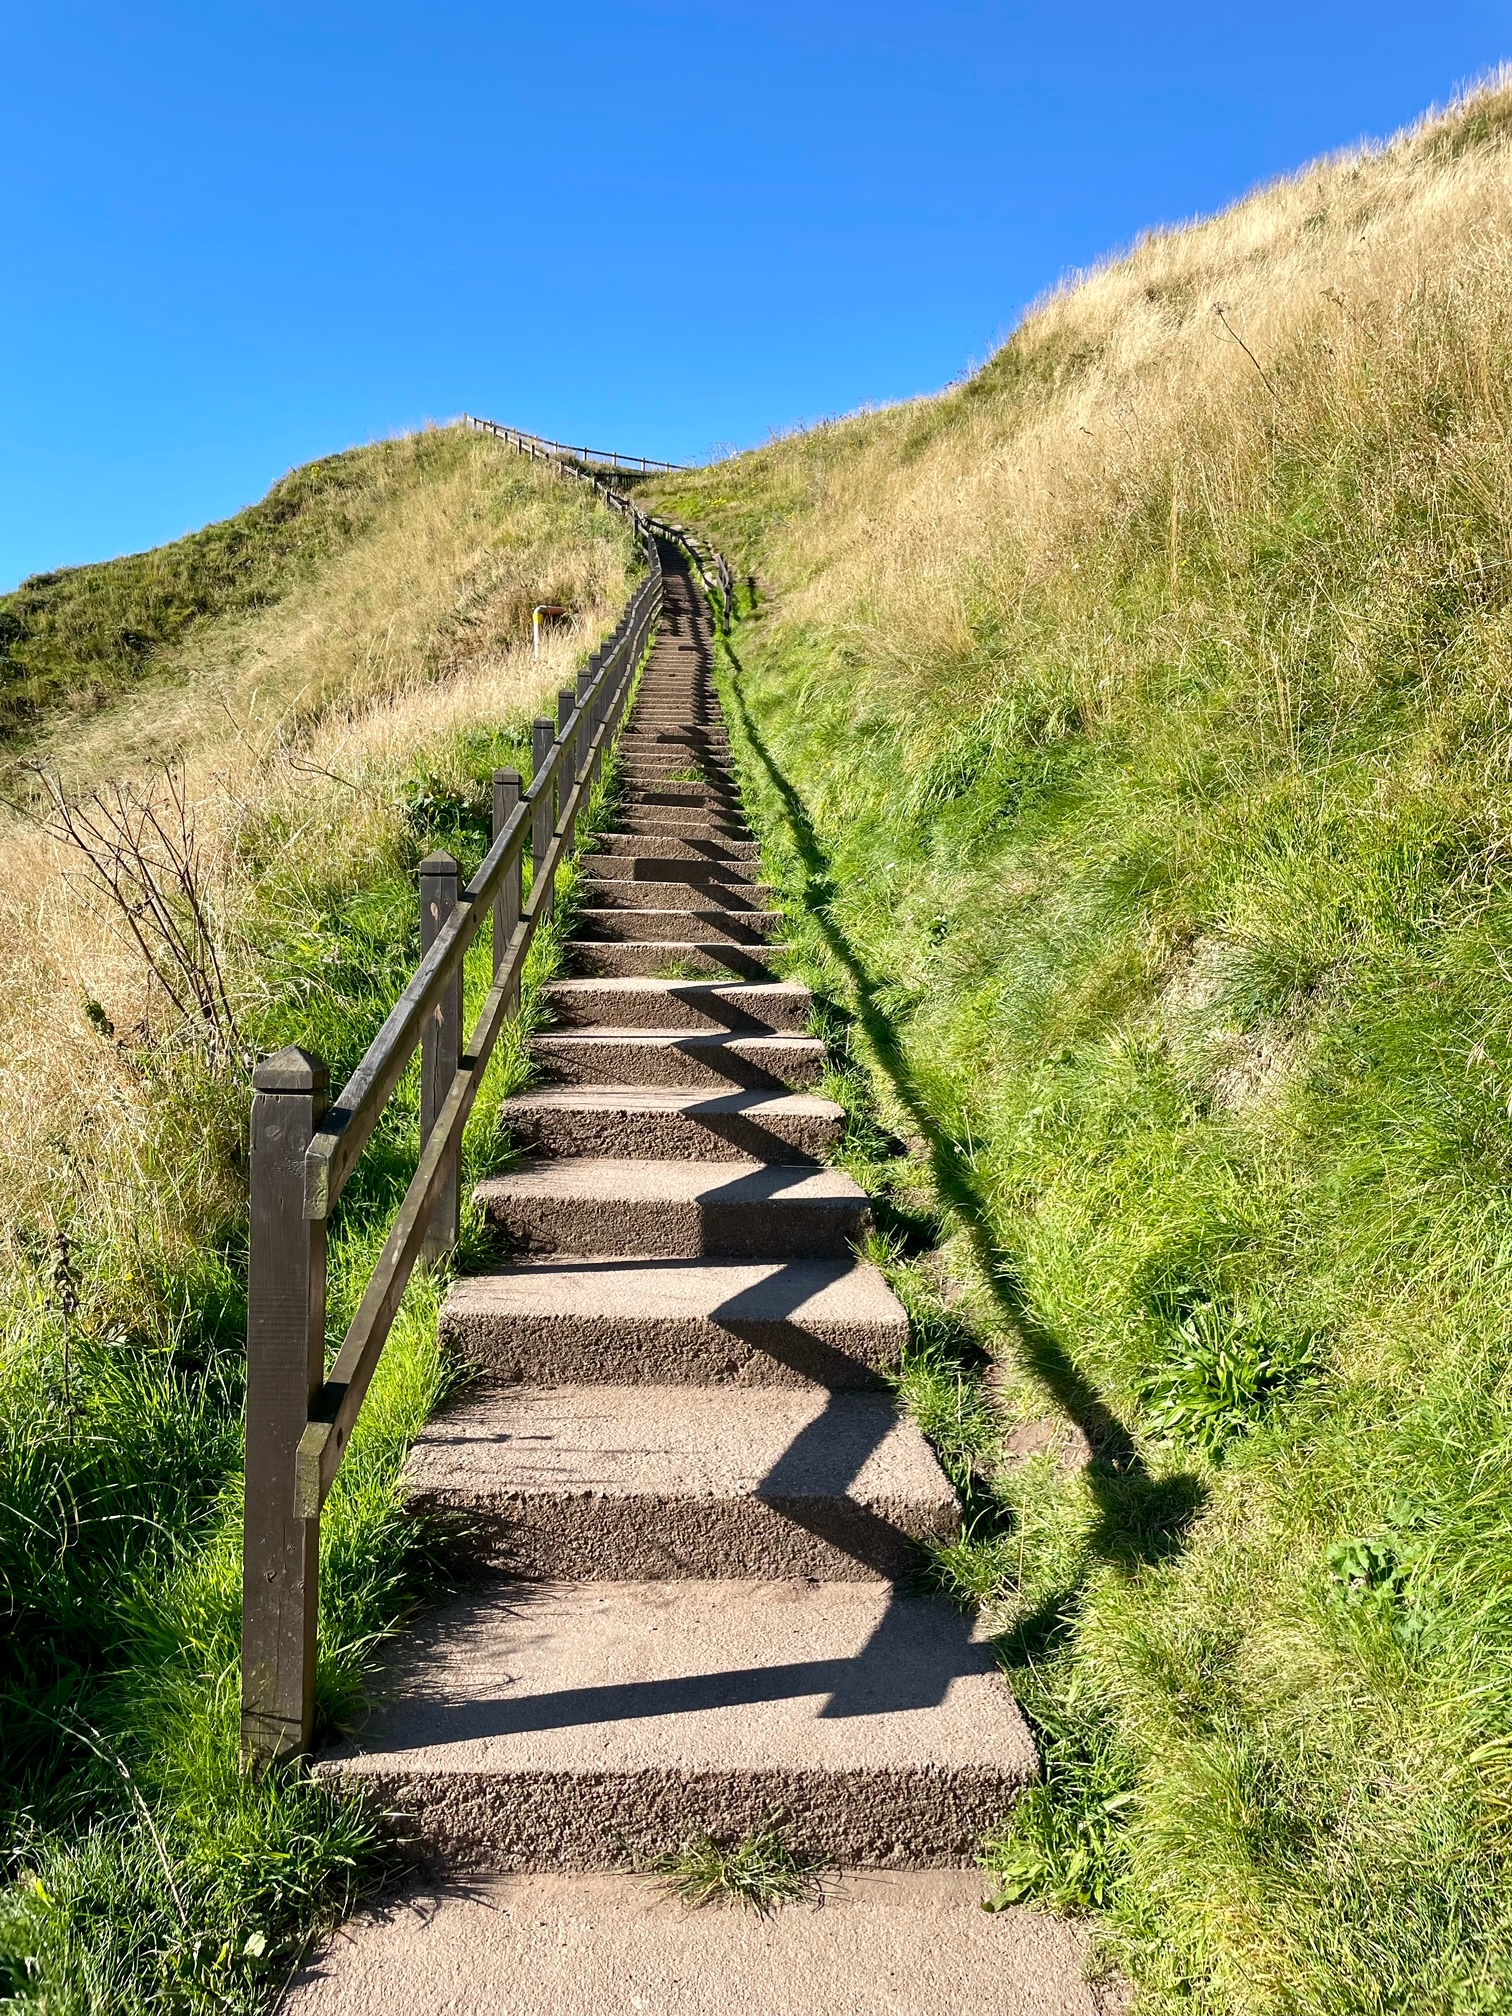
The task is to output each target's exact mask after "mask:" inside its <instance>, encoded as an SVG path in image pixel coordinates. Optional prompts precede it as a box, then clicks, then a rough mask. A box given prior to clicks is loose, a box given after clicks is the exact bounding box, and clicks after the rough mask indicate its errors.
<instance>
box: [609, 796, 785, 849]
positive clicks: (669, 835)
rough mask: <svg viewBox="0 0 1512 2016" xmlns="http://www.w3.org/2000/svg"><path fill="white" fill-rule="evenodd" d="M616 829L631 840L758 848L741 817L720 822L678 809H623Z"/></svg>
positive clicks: (619, 812)
mask: <svg viewBox="0 0 1512 2016" xmlns="http://www.w3.org/2000/svg"><path fill="white" fill-rule="evenodd" d="M615 825H616V828H617V829H618V831H619V832H620V833H621V834H623V835H624V836H625V837H626V838H627V839H634V840H654V841H658V842H660V841H663V840H686V841H688V842H690V843H695V844H696V843H698V842H708V843H709V844H710V845H713V846H716V847H719V846H725V845H729V844H732V843H733V844H734V845H736V846H750V847H754V846H755V842H754V841H753V840H752V839H751V829H750V828H749V826H747V825H746V823H745V821H744V819H742V818H741V817H740V816H739V815H738V814H732V815H731V816H730V817H729V818H727V819H726V818H720V819H716V818H714V817H713V816H712V815H710V814H708V813H704V812H692V813H689V812H687V811H684V810H683V809H681V808H679V807H677V806H663V805H645V806H641V807H636V806H634V805H622V806H621V807H620V808H619V810H618V811H617V812H616V814H615Z"/></svg>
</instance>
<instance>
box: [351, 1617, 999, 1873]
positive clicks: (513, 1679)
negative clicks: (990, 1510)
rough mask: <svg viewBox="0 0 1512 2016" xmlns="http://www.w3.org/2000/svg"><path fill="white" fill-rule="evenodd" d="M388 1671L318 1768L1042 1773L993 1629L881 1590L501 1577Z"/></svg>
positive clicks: (469, 1777) (414, 1772)
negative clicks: (383, 1687) (364, 1711)
mask: <svg viewBox="0 0 1512 2016" xmlns="http://www.w3.org/2000/svg"><path fill="white" fill-rule="evenodd" d="M391 1675H392V1678H391V1686H392V1690H393V1691H392V1692H391V1693H390V1696H389V1699H388V1700H387V1701H386V1702H385V1703H384V1705H383V1706H381V1707H380V1708H379V1709H378V1710H377V1712H376V1713H375V1714H374V1716H373V1717H372V1719H371V1720H370V1721H369V1723H368V1724H367V1726H366V1728H365V1729H364V1730H363V1732H362V1734H361V1736H360V1738H358V1739H356V1740H352V1741H348V1742H345V1743H341V1744H338V1745H337V1746H336V1747H335V1748H334V1749H333V1750H332V1751H330V1752H328V1753H327V1756H326V1758H325V1759H324V1761H323V1764H322V1767H321V1768H322V1771H323V1772H324V1773H325V1774H330V1775H336V1776H339V1777H342V1778H349V1779H360V1778H362V1777H364V1776H378V1777H385V1778H386V1777H389V1776H390V1775H392V1774H395V1773H400V1774H403V1775H404V1776H405V1777H407V1778H415V1777H424V1778H431V1779H436V1778H443V1779H450V1780H452V1781H453V1782H454V1783H457V1784H458V1785H459V1788H461V1787H465V1786H466V1785H467V1784H468V1781H473V1782H474V1783H475V1782H476V1781H477V1780H478V1779H480V1778H496V1777H501V1776H502V1777H508V1778H511V1779H514V1778H519V1777H521V1776H523V1775H526V1774H529V1775H531V1776H534V1775H536V1774H541V1773H553V1774H555V1773H567V1774H570V1775H572V1776H574V1777H583V1778H591V1779H592V1780H594V1781H595V1784H594V1786H593V1791H594V1792H595V1793H599V1792H601V1790H602V1779H603V1777H604V1775H605V1774H613V1775H616V1776H618V1775H620V1774H627V1773H628V1774H633V1775H634V1776H636V1777H637V1778H645V1777H647V1776H648V1775H649V1776H651V1777H654V1778H662V1777H663V1775H664V1774H665V1776H666V1778H667V1779H668V1780H669V1781H670V1782H669V1783H668V1786H667V1789H668V1791H669V1793H675V1790H676V1787H677V1785H678V1783H679V1782H680V1783H681V1784H682V1785H683V1786H684V1787H686V1785H687V1781H688V1780H689V1779H690V1778H691V1777H695V1776H697V1775H698V1774H701V1773H717V1774H719V1775H720V1776H721V1777H725V1776H728V1775H730V1774H746V1773H751V1774H758V1775H763V1776H764V1775H766V1774H769V1773H773V1772H777V1773H782V1774H791V1773H799V1774H805V1775H807V1774H810V1773H812V1774H817V1775H818V1776H819V1777H820V1778H821V1780H823V1781H833V1780H834V1778H835V1777H836V1775H837V1774H840V1773H846V1774H849V1773H864V1774H866V1775H867V1777H868V1778H869V1779H871V1780H873V1781H875V1780H876V1779H878V1778H881V1777H884V1776H885V1775H886V1774H888V1773H890V1772H898V1771H903V1772H908V1773H916V1772H921V1771H922V1772H927V1773H928V1774H929V1775H930V1777H931V1778H943V1777H948V1776H950V1775H952V1774H957V1773H972V1772H981V1773H984V1774H986V1776H987V1778H988V1780H989V1782H990V1783H991V1784H992V1785H994V1786H998V1785H1000V1784H1002V1782H1003V1781H1004V1780H1007V1781H1010V1782H1016V1783H1020V1784H1027V1783H1029V1782H1031V1781H1032V1779H1033V1778H1034V1776H1035V1774H1036V1759H1035V1752H1034V1746H1033V1744H1032V1742H1031V1740H1030V1737H1029V1732H1028V1730H1027V1728H1026V1727H1025V1725H1024V1722H1023V1718H1022V1716H1021V1715H1020V1714H1019V1712H1018V1710H1017V1708H1016V1707H1015V1705H1014V1703H1013V1700H1012V1698H1011V1696H1010V1694H1009V1692H1008V1689H1007V1687H1006V1685H1005V1684H1004V1682H1003V1679H1002V1677H1001V1674H1000V1673H999V1671H998V1669H997V1663H996V1660H995V1659H994V1657H993V1653H992V1648H991V1645H990V1644H989V1642H988V1639H987V1632H986V1629H985V1627H983V1626H982V1625H981V1624H979V1623H978V1624H976V1625H973V1624H972V1623H971V1621H970V1620H968V1619H966V1618H963V1617H962V1616H961V1615H960V1614H959V1613H958V1612H957V1611H956V1610H955V1609H953V1608H952V1606H951V1605H949V1604H948V1603H946V1602H944V1601H943V1600H941V1599H938V1598H934V1597H929V1596H905V1595H900V1594H898V1593H897V1592H896V1591H895V1590H893V1589H892V1588H891V1587H890V1586H888V1585H887V1584H885V1583H878V1582H820V1583H813V1582H806V1581H804V1582H748V1581H723V1580H719V1581H707V1580H699V1581H681V1582H555V1583H553V1582H545V1583H504V1584H499V1585H497V1586H494V1587H492V1588H488V1589H485V1590H483V1591H481V1592H478V1593H474V1594H470V1595H469V1596H467V1597H465V1598H463V1599H462V1600H460V1601H458V1602H455V1603H453V1604H451V1605H449V1606H447V1607H446V1608H444V1609H442V1610H440V1611H439V1612H435V1613H432V1614H431V1615H430V1616H429V1617H427V1618H426V1619H425V1620H423V1622H421V1623H420V1624H419V1625H418V1626H417V1627H416V1628H415V1629H414V1631H413V1632H411V1633H410V1634H409V1636H408V1638H407V1640H406V1642H405V1643H404V1644H403V1646H402V1647H400V1648H399V1649H398V1650H397V1652H396V1655H395V1658H394V1660H393V1664H392V1667H391ZM671 1838H673V1839H675V1838H676V1836H675V1834H674V1835H673V1836H672V1837H671Z"/></svg>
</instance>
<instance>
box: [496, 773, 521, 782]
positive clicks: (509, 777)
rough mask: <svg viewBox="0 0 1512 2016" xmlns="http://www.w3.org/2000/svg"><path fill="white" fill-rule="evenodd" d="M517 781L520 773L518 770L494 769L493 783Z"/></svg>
mask: <svg viewBox="0 0 1512 2016" xmlns="http://www.w3.org/2000/svg"><path fill="white" fill-rule="evenodd" d="M519 781H520V773H519V771H518V770H495V772H494V782H495V784H518V783H519Z"/></svg>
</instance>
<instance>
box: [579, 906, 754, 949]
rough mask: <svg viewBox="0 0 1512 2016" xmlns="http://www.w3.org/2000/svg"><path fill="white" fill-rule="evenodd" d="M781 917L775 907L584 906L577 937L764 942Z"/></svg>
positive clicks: (737, 943)
mask: <svg viewBox="0 0 1512 2016" xmlns="http://www.w3.org/2000/svg"><path fill="white" fill-rule="evenodd" d="M781 928H782V918H781V915H780V913H779V912H777V911H775V910H752V911H749V912H748V913H745V914H737V913H736V912H735V911H731V910H630V909H624V910H620V909H612V910H611V909H596V908H595V909H589V908H585V909H583V910H582V911H581V912H580V913H579V916H578V923H577V936H578V937H579V938H598V939H605V938H610V939H613V938H618V939H634V940H637V941H640V942H642V943H653V942H654V943H659V942H662V941H664V940H672V941H686V940H688V939H693V940H695V941H697V942H701V943H706V944H715V943H718V942H720V941H728V942H729V943H730V944H731V945H765V944H770V943H771V942H772V941H773V940H774V939H776V938H777V937H778V935H779V933H780V931H781Z"/></svg>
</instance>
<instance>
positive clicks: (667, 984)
mask: <svg viewBox="0 0 1512 2016" xmlns="http://www.w3.org/2000/svg"><path fill="white" fill-rule="evenodd" d="M546 1000H547V1004H548V1006H549V1007H550V1009H551V1012H552V1014H553V1015H554V1016H555V1018H556V1029H555V1030H553V1031H550V1032H548V1033H550V1034H556V1033H558V1032H559V1031H561V1030H564V1029H583V1028H600V1029H608V1028H618V1029H652V1030H655V1031H656V1032H657V1033H658V1034H662V1035H665V1034H667V1033H668V1032H669V1031H672V1030H677V1031H682V1030H685V1029H687V1030H695V1031H698V1030H711V1029H712V1030H719V1029H730V1030H742V1031H752V1032H756V1031H770V1032H771V1033H772V1034H774V1035H775V1034H783V1033H785V1034H789V1035H801V1034H802V1033H803V1031H804V1029H805V1027H806V1026H807V1023H808V1018H809V1011H810V1008H811V1006H812V998H811V996H810V994H809V991H808V989H807V988H806V987H799V986H797V985H796V984H795V983H793V982H791V981H783V982H779V983H777V984H775V985H773V986H763V985H761V983H760V982H746V983H745V984H744V985H741V986H734V987H731V986H720V985H719V984H718V983H717V982H714V981H703V980H657V979H655V978H653V977H650V976H647V975H644V974H636V975H626V976H625V977H624V978H623V979H620V980H584V979H576V980H554V981H552V982H551V984H550V985H549V986H548V987H547V989H546Z"/></svg>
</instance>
